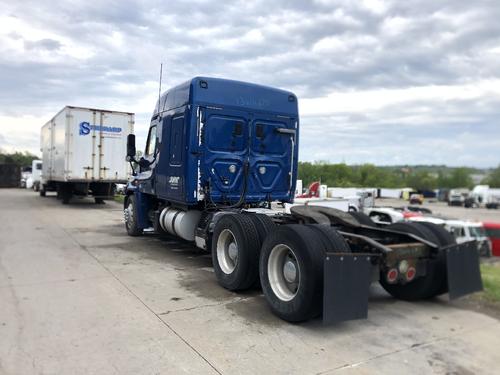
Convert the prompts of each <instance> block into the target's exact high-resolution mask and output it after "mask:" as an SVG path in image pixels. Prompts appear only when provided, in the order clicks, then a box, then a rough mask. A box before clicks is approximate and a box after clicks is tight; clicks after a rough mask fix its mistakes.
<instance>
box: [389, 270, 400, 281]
mask: <svg viewBox="0 0 500 375" xmlns="http://www.w3.org/2000/svg"><path fill="white" fill-rule="evenodd" d="M397 279H398V270H397V269H395V268H391V269H390V270H389V272H387V282H388V283H391V284H392V283H395V282H396V280H397Z"/></svg>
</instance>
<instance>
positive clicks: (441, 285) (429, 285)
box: [380, 223, 455, 301]
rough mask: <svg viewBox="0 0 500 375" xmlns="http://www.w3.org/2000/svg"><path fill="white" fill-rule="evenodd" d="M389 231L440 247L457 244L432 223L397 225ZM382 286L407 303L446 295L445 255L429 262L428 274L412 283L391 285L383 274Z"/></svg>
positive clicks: (449, 235)
mask: <svg viewBox="0 0 500 375" xmlns="http://www.w3.org/2000/svg"><path fill="white" fill-rule="evenodd" d="M387 229H392V230H395V231H399V232H404V233H410V234H414V235H417V236H419V237H421V238H423V239H424V240H428V241H430V242H433V243H435V244H436V245H438V246H440V247H441V246H446V245H451V244H453V243H455V239H454V238H453V236H452V235H451V234H450V233H448V232H446V230H445V229H444V228H442V227H439V226H438V225H435V224H432V223H395V224H392V225H390V226H388V227H387ZM380 284H381V285H382V287H383V288H384V289H385V290H386V291H387V292H388V293H389V294H391V295H392V296H393V297H395V298H398V299H402V300H406V301H415V300H420V299H428V298H433V297H436V296H438V295H440V294H443V293H446V292H447V290H448V285H447V274H446V259H445V255H444V253H442V252H439V253H438V254H437V255H436V257H435V258H433V259H430V260H429V261H428V262H427V266H426V274H425V275H424V276H421V277H418V278H416V279H415V280H413V281H411V282H408V283H406V284H390V283H388V282H387V281H386V278H385V275H383V274H381V275H380Z"/></svg>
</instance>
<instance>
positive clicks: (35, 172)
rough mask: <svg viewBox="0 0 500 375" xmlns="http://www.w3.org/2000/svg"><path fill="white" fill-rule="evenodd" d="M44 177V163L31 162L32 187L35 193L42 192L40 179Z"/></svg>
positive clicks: (39, 161)
mask: <svg viewBox="0 0 500 375" xmlns="http://www.w3.org/2000/svg"><path fill="white" fill-rule="evenodd" d="M41 177H42V161H41V160H33V161H32V162H31V179H32V183H31V185H32V186H31V187H32V188H33V190H35V191H40V178H41Z"/></svg>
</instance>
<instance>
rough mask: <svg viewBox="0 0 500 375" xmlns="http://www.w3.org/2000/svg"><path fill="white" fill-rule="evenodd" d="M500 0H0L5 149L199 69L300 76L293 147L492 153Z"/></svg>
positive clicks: (385, 158)
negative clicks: (70, 116)
mask: <svg viewBox="0 0 500 375" xmlns="http://www.w3.org/2000/svg"><path fill="white" fill-rule="evenodd" d="M499 20H500V3H499V2H498V1H497V0H491V1H480V0H479V1H466V0H440V1H436V0H422V1H383V0H365V1H347V0H346V1H335V0H316V1H310V2H308V1H305V0H304V1H290V0H289V1H233V2H231V1H227V2H221V1H213V0H212V1H205V0H197V1H159V0H158V1H156V0H154V1H149V0H144V1H130V0H117V1H91V0H85V1H84V0H73V1H64V2H63V1H40V0H37V1H24V0H19V1H12V0H8V1H7V0H0V149H3V150H7V151H12V150H29V151H32V152H38V150H39V129H40V127H41V125H43V124H44V123H45V122H46V121H47V120H49V119H50V118H51V117H52V116H53V115H54V114H55V113H56V112H57V111H58V110H59V109H61V108H62V107H63V106H65V105H76V106H89V107H97V108H105V109H114V110H123V111H130V112H135V113H136V114H137V117H136V133H137V134H138V137H139V139H138V142H139V144H143V143H144V135H145V134H146V132H147V126H148V120H149V118H150V116H151V112H152V110H153V107H154V104H155V99H156V97H157V90H158V71H159V65H160V62H163V63H164V64H165V69H164V72H165V76H164V87H170V86H173V85H175V84H178V83H180V82H183V81H185V80H188V79H189V78H190V77H193V76H196V75H207V76H216V77H223V78H231V79H238V80H245V81H251V82H255V83H260V84H264V85H270V86H277V87H280V88H284V89H287V90H291V91H294V92H295V93H296V94H297V96H298V97H299V106H300V112H301V127H302V128H301V129H302V130H301V136H302V138H301V144H300V159H301V160H304V161H305V160H309V161H313V160H328V161H331V162H341V161H345V162H347V163H350V164H354V163H365V162H370V163H375V164H385V165H388V164H407V163H408V164H448V165H468V166H479V167H491V166H496V165H497V164H498V163H500V21H499Z"/></svg>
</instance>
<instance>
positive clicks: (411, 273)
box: [406, 267, 417, 281]
mask: <svg viewBox="0 0 500 375" xmlns="http://www.w3.org/2000/svg"><path fill="white" fill-rule="evenodd" d="M416 274H417V271H416V270H415V267H410V268H408V271H406V280H408V281H412V280H413V279H414V278H415V275H416Z"/></svg>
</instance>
